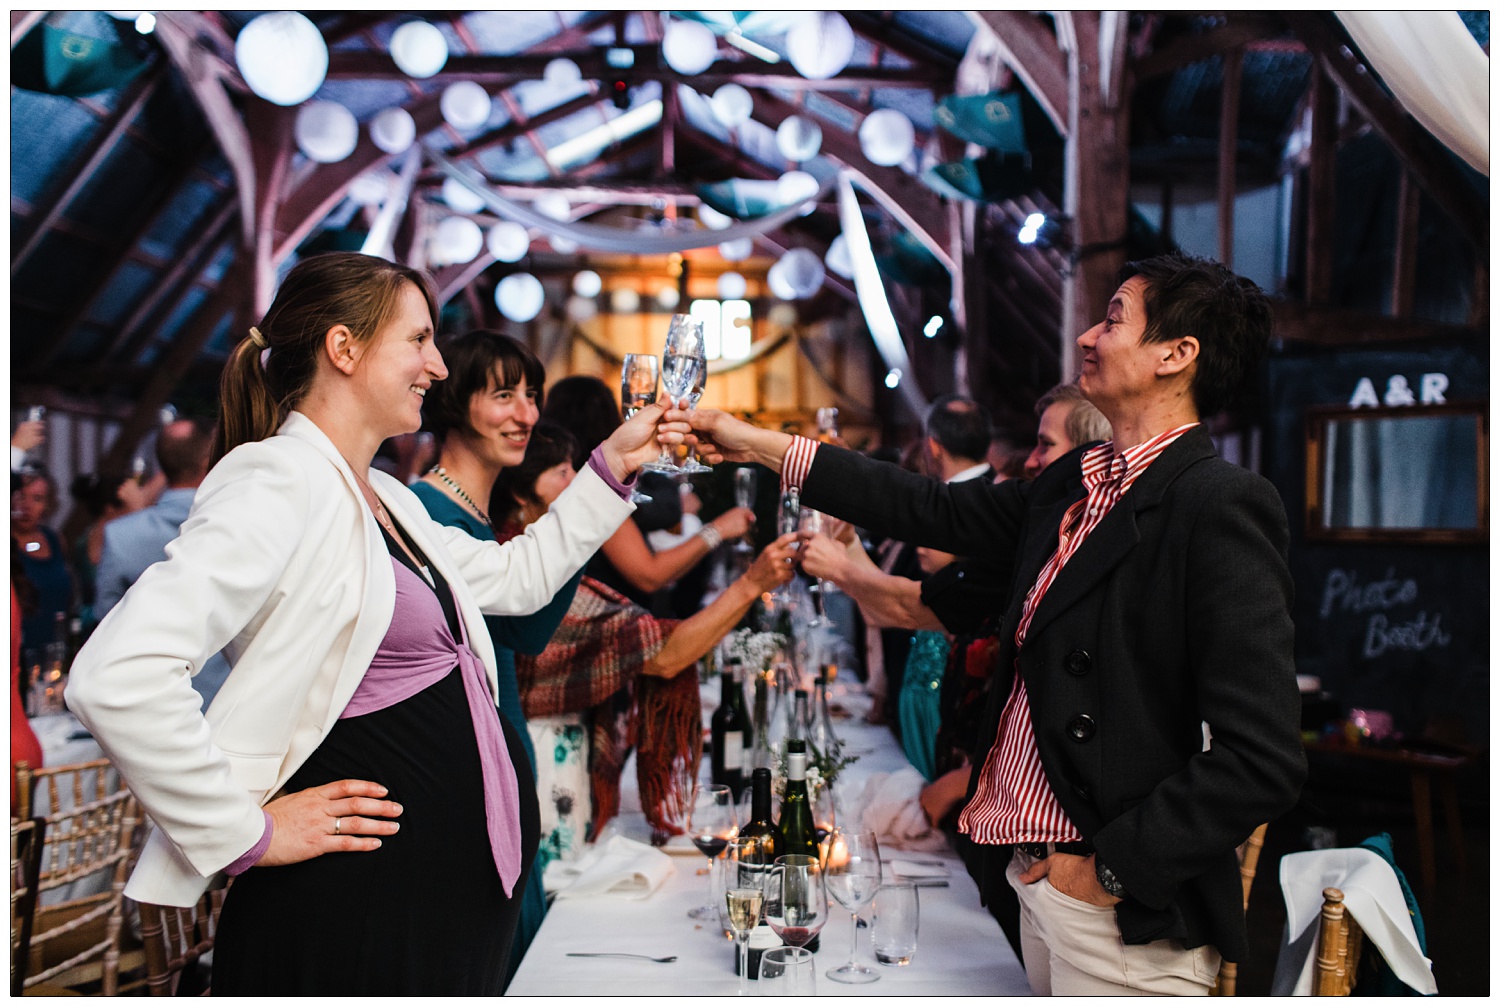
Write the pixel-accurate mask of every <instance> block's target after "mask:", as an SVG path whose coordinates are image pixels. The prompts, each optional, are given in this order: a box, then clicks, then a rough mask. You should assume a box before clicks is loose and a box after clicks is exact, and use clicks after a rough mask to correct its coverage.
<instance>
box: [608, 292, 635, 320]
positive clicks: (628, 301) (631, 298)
mask: <svg viewBox="0 0 1500 1007" xmlns="http://www.w3.org/2000/svg"><path fill="white" fill-rule="evenodd" d="M609 308H610V310H611V311H615V312H618V313H619V314H622V315H633V314H635V313H636V312H637V311H639V310H641V295H640V294H638V293H636V292H635V291H634V290H632V289H630V288H629V287H621V288H620V289H619V290H616V291H615V292H614V293H612V294H610V295H609Z"/></svg>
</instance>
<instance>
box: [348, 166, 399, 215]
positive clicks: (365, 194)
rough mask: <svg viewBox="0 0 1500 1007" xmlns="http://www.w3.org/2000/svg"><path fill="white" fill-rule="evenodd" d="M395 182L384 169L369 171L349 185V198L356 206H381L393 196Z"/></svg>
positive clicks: (392, 176)
mask: <svg viewBox="0 0 1500 1007" xmlns="http://www.w3.org/2000/svg"><path fill="white" fill-rule="evenodd" d="M395 180H396V178H395V176H394V175H392V174H391V173H390V172H389V171H386V170H385V169H384V168H376V169H374V170H373V171H367V172H365V173H364V174H363V175H360V176H359V177H358V178H356V179H355V180H354V181H352V182H350V183H349V198H350V199H351V200H353V201H354V205H356V206H379V205H380V204H381V203H383V202H385V199H386V197H387V196H389V195H390V194H391V183H392V182H394V181H395Z"/></svg>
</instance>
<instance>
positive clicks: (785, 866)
mask: <svg viewBox="0 0 1500 1007" xmlns="http://www.w3.org/2000/svg"><path fill="white" fill-rule="evenodd" d="M765 892H766V901H765V910H766V922H767V923H768V924H770V926H771V929H772V930H774V931H776V936H777V937H780V938H781V939H782V940H783V941H784V942H785V943H787V944H792V945H795V946H796V947H799V948H800V947H803V946H804V945H806V944H807V942H808V941H810V940H812V939H813V938H814V937H816V936H817V934H818V931H819V930H822V929H823V924H824V923H827V922H828V886H827V884H826V883H825V881H824V877H823V867H822V864H820V863H819V862H818V858H817V857H809V856H805V855H803V854H799V853H788V854H786V855H785V856H780V857H777V858H776V862H775V863H774V864H772V866H771V868H770V869H769V870H767V871H766V873H765Z"/></svg>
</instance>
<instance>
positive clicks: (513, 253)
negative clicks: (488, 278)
mask: <svg viewBox="0 0 1500 1007" xmlns="http://www.w3.org/2000/svg"><path fill="white" fill-rule="evenodd" d="M484 243H485V247H486V248H488V249H489V252H490V254H491V255H493V256H494V257H495V260H496V261H497V262H520V261H521V259H522V258H523V257H524V256H525V255H526V252H527V250H528V249H529V248H530V247H531V235H529V234H527V233H526V228H524V227H522V226H521V225H520V224H517V223H514V222H513V221H509V220H502V221H501V222H500V223H498V224H496V225H495V226H494V227H492V228H490V230H489V233H488V234H487V235H485V240H484Z"/></svg>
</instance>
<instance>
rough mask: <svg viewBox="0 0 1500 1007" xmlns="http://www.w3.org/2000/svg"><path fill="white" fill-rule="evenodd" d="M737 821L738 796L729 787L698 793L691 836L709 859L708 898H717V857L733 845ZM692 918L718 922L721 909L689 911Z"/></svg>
mask: <svg viewBox="0 0 1500 1007" xmlns="http://www.w3.org/2000/svg"><path fill="white" fill-rule="evenodd" d="M734 819H735V816H734V794H733V793H732V792H731V791H730V789H729V788H728V787H724V786H712V787H702V788H700V789H699V790H698V793H697V796H696V797H695V798H694V799H693V812H692V818H691V819H690V820H689V822H688V835H690V836H691V837H692V839H693V845H694V846H696V847H698V852H699V853H702V854H703V855H704V856H705V857H707V858H708V866H709V889H708V897H709V898H710V899H712V898H713V865H714V858H715V857H717V856H718V855H719V854H720V853H723V852H724V847H726V846H728V845H729V840H730V839H732V838H734V834H735V831H736V825H737V823H736V822H735V820H734ZM688 915H689V916H691V917H692V918H693V919H695V920H710V921H714V922H717V921H718V919H719V910H718V907H717V906H715V905H713V904H712V903H711V902H709V903H705V904H704V905H701V906H698V907H697V908H696V909H691V910H689V911H688Z"/></svg>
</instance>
